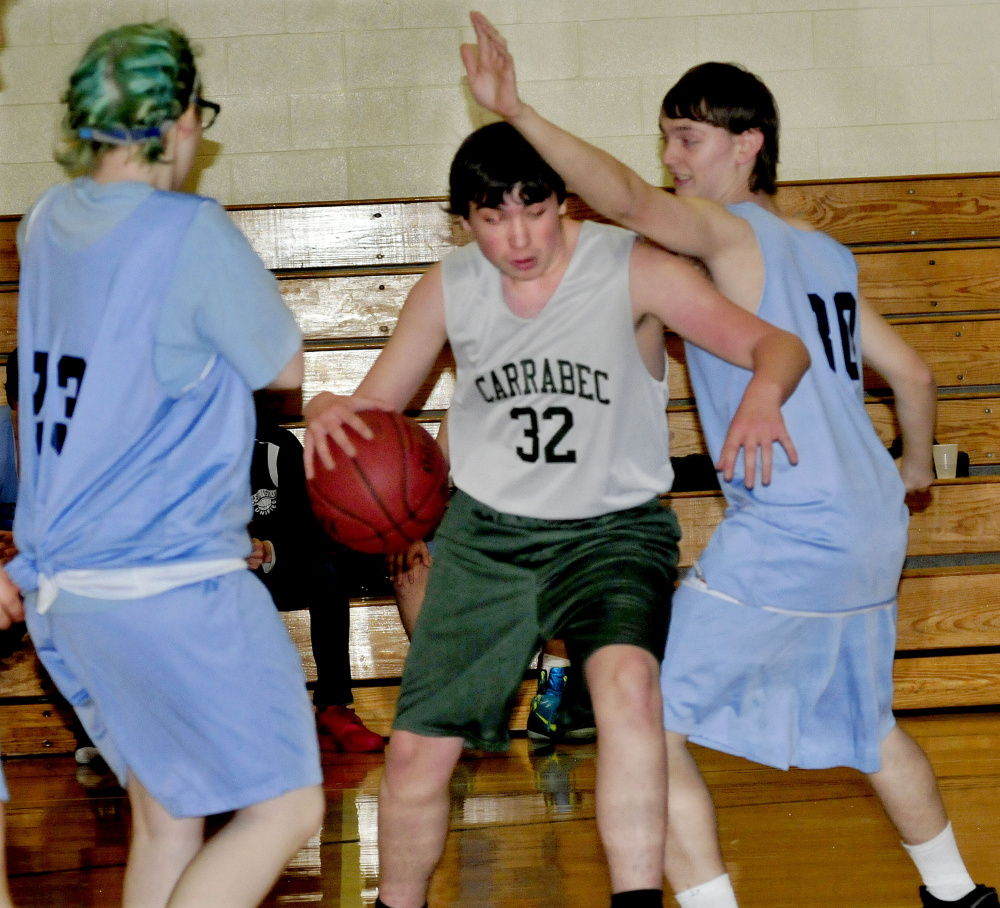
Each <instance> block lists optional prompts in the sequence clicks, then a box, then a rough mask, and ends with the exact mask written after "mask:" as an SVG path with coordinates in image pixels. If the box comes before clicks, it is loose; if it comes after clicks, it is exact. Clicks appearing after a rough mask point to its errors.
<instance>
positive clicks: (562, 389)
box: [557, 359, 576, 394]
mask: <svg viewBox="0 0 1000 908" xmlns="http://www.w3.org/2000/svg"><path fill="white" fill-rule="evenodd" d="M557 362H558V363H559V393H560V394H575V393H576V382H575V381H574V380H573V378H574V375H573V364H572V363H571V362H567V361H566V360H564V359H560V360H557Z"/></svg>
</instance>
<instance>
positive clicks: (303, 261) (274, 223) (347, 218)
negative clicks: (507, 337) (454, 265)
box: [230, 199, 468, 271]
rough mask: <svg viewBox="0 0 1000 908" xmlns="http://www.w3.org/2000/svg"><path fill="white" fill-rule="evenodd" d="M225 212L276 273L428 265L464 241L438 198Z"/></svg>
mask: <svg viewBox="0 0 1000 908" xmlns="http://www.w3.org/2000/svg"><path fill="white" fill-rule="evenodd" d="M230 215H231V217H232V218H233V220H234V221H235V223H236V225H237V226H238V227H239V228H240V230H242V231H243V233H244V234H246V237H247V239H248V240H249V241H250V245H251V246H252V247H253V248H254V251H255V252H256V253H257V254H258V255H259V256H260V257H261V259H263V261H264V264H266V265H267V267H268V268H270V269H272V270H275V271H282V270H291V269H296V270H298V269H307V268H366V267H367V268H371V267H373V266H378V267H380V268H386V267H389V266H392V265H413V264H414V263H424V264H427V263H430V262H436V261H437V260H438V259H440V258H441V256H442V255H443V254H444V252H445V250H447V249H449V248H452V247H454V246H455V245H457V244H458V243H461V242H467V241H468V238H467V237H464V236H462V235H461V231H460V230H459V228H458V227H457V225H456V224H453V223H452V219H451V218H450V217H449V216H448V215H447V213H446V212H445V211H444V207H443V204H442V200H441V199H399V200H393V199H386V200H376V201H371V202H328V203H315V204H310V205H276V206H269V207H266V208H261V207H250V206H245V207H244V206H236V207H234V208H231V209H230Z"/></svg>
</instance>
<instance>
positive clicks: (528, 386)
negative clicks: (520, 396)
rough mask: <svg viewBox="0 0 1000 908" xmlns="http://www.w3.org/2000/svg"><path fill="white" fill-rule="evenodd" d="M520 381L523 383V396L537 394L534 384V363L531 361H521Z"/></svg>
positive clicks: (536, 387)
mask: <svg viewBox="0 0 1000 908" xmlns="http://www.w3.org/2000/svg"><path fill="white" fill-rule="evenodd" d="M521 380H522V381H523V382H524V393H525V394H537V393H538V386H537V385H536V384H535V361H534V360H533V359H522V360H521Z"/></svg>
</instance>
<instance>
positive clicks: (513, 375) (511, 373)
mask: <svg viewBox="0 0 1000 908" xmlns="http://www.w3.org/2000/svg"><path fill="white" fill-rule="evenodd" d="M503 374H504V375H506V376H507V387H508V389H509V390H510V396H511V397H517V396H518V395H519V394H520V393H521V388H520V386H519V385H518V383H517V366H515V365H514V363H507V365H505V366H504V367H503Z"/></svg>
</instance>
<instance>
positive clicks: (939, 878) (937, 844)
mask: <svg viewBox="0 0 1000 908" xmlns="http://www.w3.org/2000/svg"><path fill="white" fill-rule="evenodd" d="M902 844H903V847H904V848H905V849H906V853H907V854H908V855H909V856H910V859H911V860H912V861H913V863H914V864H916V866H917V871H918V872H919V873H920V879H922V880H923V882H924V885H925V886H926V887H927V891H928V892H929V893H930V894H931V895H933V896H934V898H936V899H941V901H943V902H954V901H956V900H957V899H960V898H962V896H963V895H968V894H969V893H970V892H972V890H973V889H975V888H976V884H975V882H974V881H973V879H972V877H971V876H969V871H968V870H966V869H965V862H964V861H963V860H962V856H961V855H960V854H959V853H958V844H957V843H956V842H955V833H954V832H953V831H952V828H951V823H950V822H949V823H948V825H947V826H945V828H944V829H942V830H941V832H939V833H938V834H937V835H936V836H934V838H933V839H931V840H930V841H928V842H924V843H923V844H922V845H907V844H906V842H903V843H902Z"/></svg>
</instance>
